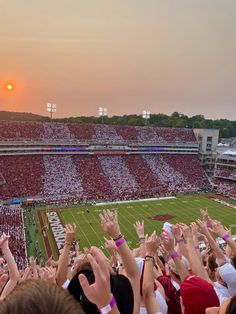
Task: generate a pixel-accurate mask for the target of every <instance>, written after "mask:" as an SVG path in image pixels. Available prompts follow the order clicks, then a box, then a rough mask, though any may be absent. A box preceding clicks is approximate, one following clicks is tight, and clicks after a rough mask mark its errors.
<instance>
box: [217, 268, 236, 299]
mask: <svg viewBox="0 0 236 314" xmlns="http://www.w3.org/2000/svg"><path fill="white" fill-rule="evenodd" d="M218 270H219V273H220V277H221V278H222V279H223V280H224V282H225V283H226V284H227V287H228V290H229V293H230V296H232V295H235V294H236V270H235V269H234V267H233V265H231V264H230V263H226V264H224V265H222V266H220V267H219V268H218Z"/></svg>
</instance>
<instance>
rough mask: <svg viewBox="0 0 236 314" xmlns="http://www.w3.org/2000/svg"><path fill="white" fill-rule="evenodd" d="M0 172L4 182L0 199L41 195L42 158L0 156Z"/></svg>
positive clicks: (0, 190)
mask: <svg viewBox="0 0 236 314" xmlns="http://www.w3.org/2000/svg"><path fill="white" fill-rule="evenodd" d="M0 172H1V173H2V175H3V177H4V180H5V182H4V184H2V185H0V199H7V198H11V197H26V196H37V195H42V192H43V186H42V174H43V173H44V164H43V158H42V156H28V157H25V156H1V157H0Z"/></svg>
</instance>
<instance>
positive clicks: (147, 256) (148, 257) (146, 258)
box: [144, 255, 155, 263]
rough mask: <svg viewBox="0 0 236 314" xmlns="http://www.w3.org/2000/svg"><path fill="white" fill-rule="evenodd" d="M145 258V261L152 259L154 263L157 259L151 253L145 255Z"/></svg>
mask: <svg viewBox="0 0 236 314" xmlns="http://www.w3.org/2000/svg"><path fill="white" fill-rule="evenodd" d="M144 259H145V261H147V260H152V261H153V263H154V261H155V259H154V257H153V256H151V255H146V256H145V257H144Z"/></svg>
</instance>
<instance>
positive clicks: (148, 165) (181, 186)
mask: <svg viewBox="0 0 236 314" xmlns="http://www.w3.org/2000/svg"><path fill="white" fill-rule="evenodd" d="M0 171H1V173H2V176H3V177H4V179H5V183H4V184H1V185H0V195H1V198H2V199H6V198H10V197H27V196H31V197H32V196H42V197H45V198H46V199H49V200H57V199H61V200H62V199H73V200H76V199H77V200H81V199H84V198H86V199H93V200H102V199H103V200H112V199H123V198H124V199H132V198H133V199H137V198H142V197H146V196H164V195H169V194H176V193H180V192H197V191H201V190H202V189H203V188H205V187H208V186H209V182H208V179H207V177H206V175H205V174H204V171H203V170H202V168H201V167H200V165H199V162H198V160H197V157H196V156H191V155H160V154H159V155H143V154H142V155H128V156H122V155H121V156H90V155H77V156H70V155H52V156H50V155H44V156H8V157H7V156H4V157H0Z"/></svg>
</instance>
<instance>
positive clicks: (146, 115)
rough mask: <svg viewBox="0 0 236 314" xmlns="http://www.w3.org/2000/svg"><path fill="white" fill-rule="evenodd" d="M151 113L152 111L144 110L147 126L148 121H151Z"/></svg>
mask: <svg viewBox="0 0 236 314" xmlns="http://www.w3.org/2000/svg"><path fill="white" fill-rule="evenodd" d="M150 115H151V112H150V110H143V119H145V121H146V122H145V124H147V121H148V119H150Z"/></svg>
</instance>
